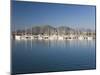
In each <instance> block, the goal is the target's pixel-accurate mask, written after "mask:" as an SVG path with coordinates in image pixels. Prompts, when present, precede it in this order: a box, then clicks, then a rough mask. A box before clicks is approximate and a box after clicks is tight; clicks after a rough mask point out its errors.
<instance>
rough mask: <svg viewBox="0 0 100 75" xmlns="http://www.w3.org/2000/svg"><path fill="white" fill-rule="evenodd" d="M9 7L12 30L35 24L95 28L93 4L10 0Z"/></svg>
mask: <svg viewBox="0 0 100 75" xmlns="http://www.w3.org/2000/svg"><path fill="white" fill-rule="evenodd" d="M11 7H12V9H11V29H12V30H16V29H24V28H25V27H28V28H30V27H32V26H37V25H39V26H41V25H51V26H54V27H58V26H68V27H72V28H87V29H95V24H96V23H95V13H96V11H95V10H96V7H95V6H91V5H72V4H57V3H40V2H25V1H12V5H11Z"/></svg>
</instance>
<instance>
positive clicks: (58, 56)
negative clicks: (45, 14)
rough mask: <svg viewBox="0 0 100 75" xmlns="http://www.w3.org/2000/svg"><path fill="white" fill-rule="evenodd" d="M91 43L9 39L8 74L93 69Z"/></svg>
mask: <svg viewBox="0 0 100 75" xmlns="http://www.w3.org/2000/svg"><path fill="white" fill-rule="evenodd" d="M95 54H96V46H95V40H12V73H14V74H15V73H17V74H20V73H40V72H55V71H73V70H87V69H95V68H96V61H95V60H96V55H95Z"/></svg>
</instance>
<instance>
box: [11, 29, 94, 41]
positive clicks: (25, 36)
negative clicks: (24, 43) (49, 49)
mask: <svg viewBox="0 0 100 75" xmlns="http://www.w3.org/2000/svg"><path fill="white" fill-rule="evenodd" d="M25 30H26V28H25ZM48 31H49V30H48ZM13 39H15V40H35V39H38V40H93V39H95V33H92V32H91V33H89V34H87V32H82V33H80V32H68V34H62V35H61V34H59V33H57V32H56V34H52V35H50V34H38V35H34V34H33V33H32V30H31V33H28V32H27V31H25V32H24V33H21V34H18V33H17V32H15V33H14V34H13Z"/></svg>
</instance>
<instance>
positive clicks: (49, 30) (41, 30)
mask: <svg viewBox="0 0 100 75" xmlns="http://www.w3.org/2000/svg"><path fill="white" fill-rule="evenodd" d="M15 32H17V33H19V34H20V33H27V34H33V35H38V34H42V35H43V34H48V35H53V34H59V35H61V34H68V33H70V32H95V30H91V29H74V28H71V27H68V26H59V27H54V26H50V25H43V26H33V27H31V28H25V29H20V30H16V31H15Z"/></svg>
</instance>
